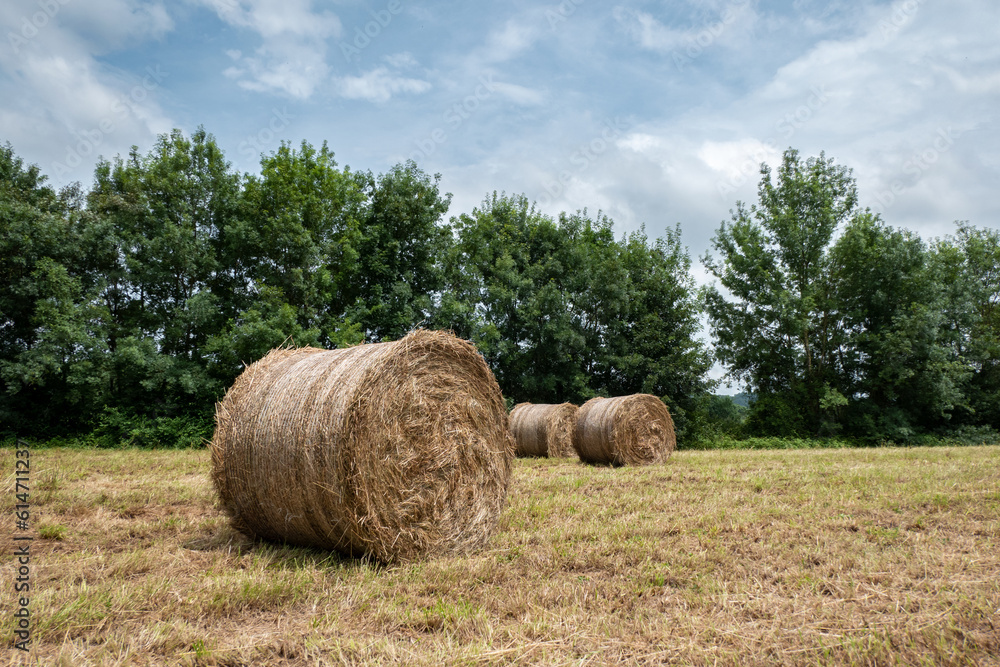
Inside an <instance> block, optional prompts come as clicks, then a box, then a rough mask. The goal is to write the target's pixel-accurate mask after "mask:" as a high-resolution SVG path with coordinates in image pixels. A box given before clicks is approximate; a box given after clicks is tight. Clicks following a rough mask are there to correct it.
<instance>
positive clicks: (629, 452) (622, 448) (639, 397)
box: [573, 394, 677, 465]
mask: <svg viewBox="0 0 1000 667" xmlns="http://www.w3.org/2000/svg"><path fill="white" fill-rule="evenodd" d="M676 445H677V439H676V437H675V435H674V420H673V419H672V418H671V417H670V411H669V410H668V409H667V406H665V405H664V404H663V401H661V400H660V399H658V398H656V397H655V396H651V395H649V394H633V395H631V396H619V397H617V398H592V399H591V400H589V401H587V402H586V403H584V404H583V405H582V406H581V407H580V410H579V411H578V412H577V414H576V428H575V429H574V430H573V447H574V448H575V449H576V452H577V454H579V455H580V459H581V460H582V461H586V462H588V463H610V464H611V465H642V464H646V463H657V462H659V461H662V460H663V459H665V458H667V457H668V456H670V452H672V451H673V450H674V447H675V446H676Z"/></svg>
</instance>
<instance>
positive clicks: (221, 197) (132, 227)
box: [88, 129, 241, 416]
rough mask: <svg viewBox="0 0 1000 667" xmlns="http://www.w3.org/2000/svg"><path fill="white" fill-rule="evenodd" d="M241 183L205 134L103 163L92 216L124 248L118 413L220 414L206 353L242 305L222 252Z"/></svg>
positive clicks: (114, 339)
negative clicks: (232, 293)
mask: <svg viewBox="0 0 1000 667" xmlns="http://www.w3.org/2000/svg"><path fill="white" fill-rule="evenodd" d="M240 185H241V177H240V175H239V174H238V173H236V172H233V171H232V170H231V168H230V165H229V163H228V162H226V160H225V157H224V155H223V153H222V150H221V149H220V148H219V147H218V145H217V144H216V143H215V139H214V138H213V137H212V136H211V135H209V134H208V133H206V132H205V131H204V129H199V130H198V131H197V132H195V133H194V134H193V135H192V136H191V138H190V139H188V138H186V137H184V135H183V134H182V133H181V132H180V131H179V130H174V131H173V132H172V133H170V134H169V135H167V134H165V135H161V136H160V137H159V138H158V140H157V143H156V146H155V147H154V148H153V150H151V151H150V152H149V153H148V154H147V155H145V156H142V155H140V154H139V151H138V149H137V148H133V149H132V151H131V153H130V154H129V156H128V158H127V159H122V158H120V157H119V158H116V159H115V160H114V161H113V162H107V161H102V162H100V163H99V164H98V165H97V169H96V171H95V185H94V187H93V189H92V190H91V192H90V195H89V198H88V202H89V206H88V208H89V210H90V211H91V212H92V213H93V214H94V215H96V216H98V217H100V218H102V219H103V220H104V221H105V223H106V225H107V227H106V233H107V236H108V238H110V239H111V242H112V244H113V246H114V248H115V251H114V253H113V254H112V256H111V257H110V261H109V263H108V265H107V266H106V267H105V275H106V281H105V284H104V289H103V292H102V295H101V301H102V306H103V307H104V308H105V309H106V310H107V312H108V313H110V317H111V324H110V327H109V329H108V337H107V346H108V349H109V351H110V354H111V356H112V363H113V368H114V372H113V377H112V381H111V393H112V399H111V404H112V405H114V406H117V407H128V408H130V409H132V410H135V411H136V412H139V413H144V414H148V415H150V416H159V415H167V416H172V415H174V414H177V413H178V412H180V411H185V410H198V409H199V406H206V405H207V406H211V405H212V401H213V399H214V398H215V397H216V396H217V395H218V394H219V392H220V391H221V390H222V388H223V387H222V385H220V383H219V382H218V381H216V380H215V379H213V378H212V377H211V376H210V375H209V374H208V372H207V364H208V359H206V358H205V356H204V352H203V350H204V346H205V344H206V343H207V342H208V340H209V339H210V338H211V337H212V336H213V335H215V334H216V333H217V332H218V331H220V330H221V329H222V327H223V326H224V324H225V321H226V319H225V318H226V314H227V312H229V313H231V312H233V310H234V309H235V307H236V304H234V303H233V299H232V298H230V297H229V292H227V290H225V289H223V287H228V288H230V289H232V287H233V283H232V280H231V276H232V270H231V269H230V268H229V267H226V266H224V264H223V261H222V259H223V258H224V253H223V251H222V245H223V239H224V236H225V234H226V231H227V229H228V227H229V226H230V225H231V223H232V222H233V220H234V219H235V218H236V217H237V215H238V212H239V198H240ZM201 410H202V412H204V413H206V414H210V409H206V408H204V407H202V408H201Z"/></svg>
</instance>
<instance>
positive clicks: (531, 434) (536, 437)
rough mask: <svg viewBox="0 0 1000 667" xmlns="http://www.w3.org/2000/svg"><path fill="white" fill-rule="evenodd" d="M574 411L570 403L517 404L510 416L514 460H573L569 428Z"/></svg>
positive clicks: (572, 423)
mask: <svg viewBox="0 0 1000 667" xmlns="http://www.w3.org/2000/svg"><path fill="white" fill-rule="evenodd" d="M576 411H577V407H576V406H575V405H573V404H572V403H561V404H558V405H549V404H544V403H518V404H517V405H515V406H514V409H513V410H512V411H511V413H510V430H511V433H513V434H514V441H515V442H516V443H517V455H518V456H550V457H566V456H573V455H574V454H575V451H574V449H573V427H574V425H575V424H576Z"/></svg>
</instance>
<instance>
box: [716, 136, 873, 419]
mask: <svg viewBox="0 0 1000 667" xmlns="http://www.w3.org/2000/svg"><path fill="white" fill-rule="evenodd" d="M760 173H761V181H760V186H759V188H758V196H759V200H760V201H759V204H754V205H751V206H750V208H749V209H748V208H746V207H745V206H744V205H743V204H742V203H741V202H737V205H736V210H735V211H734V212H733V215H732V220H731V221H730V222H729V223H726V222H723V223H722V226H721V227H720V228H719V230H718V232H717V233H716V236H715V238H714V239H713V246H714V248H715V250H716V251H718V252H719V254H720V259H719V260H718V261H716V260H715V259H713V258H712V257H711V256H709V255H706V256H705V258H704V259H703V261H704V263H705V266H706V267H707V268H708V269H709V271H710V272H711V273H712V274H713V275H714V276H715V277H716V278H717V279H718V280H719V283H720V284H721V287H722V288H723V289H719V288H718V287H714V286H713V287H710V288H708V289H706V290H705V293H704V297H705V304H706V309H707V313H708V318H709V324H710V326H711V329H712V332H713V335H714V336H715V338H716V340H717V344H716V348H715V350H716V356H717V358H718V359H719V360H720V361H721V362H723V363H724V364H726V365H727V366H728V367H729V373H730V375H731V376H732V377H734V378H736V379H739V380H743V381H745V382H746V383H747V385H748V386H749V387H751V388H752V389H753V391H754V393H756V394H758V401H757V403H756V404H755V405H756V406H757V413H758V416H761V417H764V418H765V421H760V420H758V421H757V422H755V423H756V426H757V427H758V428H759V429H761V430H763V431H770V432H772V433H774V434H782V435H784V434H792V433H794V431H796V430H800V429H806V430H809V431H816V430H818V429H819V426H820V424H821V423H822V421H823V419H824V416H825V415H824V408H823V405H822V402H823V401H824V399H825V398H827V399H828V398H829V390H830V382H831V381H832V380H833V366H834V363H835V353H836V349H837V341H836V337H837V332H836V330H835V327H834V319H833V317H832V316H831V306H832V304H831V303H830V293H829V281H828V279H827V271H828V266H827V248H828V246H829V244H830V241H831V239H832V238H833V235H834V232H835V231H836V230H837V227H838V226H839V225H841V224H842V223H843V222H845V221H846V220H848V219H849V218H850V217H851V216H852V215H853V214H854V213H855V212H856V206H857V192H856V188H855V184H854V180H853V178H852V177H851V172H850V170H849V169H847V168H845V167H842V166H838V165H835V164H834V161H833V160H832V159H827V158H826V157H825V155H824V154H822V153H821V154H820V156H819V157H818V158H809V159H807V160H805V161H803V160H801V159H800V157H799V154H798V152H797V151H795V150H792V149H789V150H787V151H785V153H784V156H783V158H782V164H781V166H780V167H779V168H778V171H777V174H776V175H775V176H776V178H774V179H772V174H771V170H770V168H769V167H768V166H767V165H766V164H764V165H761V171H760ZM723 290H724V291H723ZM727 293H728V295H727ZM727 296H728V297H731V298H727ZM772 396H774V397H778V398H777V400H778V401H779V402H781V403H784V404H785V405H793V404H794V405H801V406H802V409H801V410H795V411H794V412H796V414H794V415H788V414H784V415H779V414H777V413H776V412H775V411H774V410H773V409H770V408H773V405H772V403H771V401H770V397H772ZM769 417H772V418H771V419H770V420H769V421H768V418H769ZM790 417H794V418H790ZM751 420H753V416H751Z"/></svg>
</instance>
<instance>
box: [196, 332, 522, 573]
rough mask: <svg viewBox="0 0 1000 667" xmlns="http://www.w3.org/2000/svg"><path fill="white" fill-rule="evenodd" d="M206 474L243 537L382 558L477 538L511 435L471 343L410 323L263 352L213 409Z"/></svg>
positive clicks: (455, 547) (483, 530) (453, 548)
mask: <svg viewBox="0 0 1000 667" xmlns="http://www.w3.org/2000/svg"><path fill="white" fill-rule="evenodd" d="M211 450H212V482H213V483H214V485H215V488H216V490H217V492H218V494H219V498H220V500H221V503H222V506H223V508H224V509H225V511H226V513H227V514H228V515H229V516H230V518H231V520H232V523H233V526H234V527H235V528H236V529H237V530H239V531H241V532H243V533H245V534H246V535H248V536H250V537H252V538H258V539H264V540H271V541H276V542H287V543H290V544H296V545H302V546H312V547H319V548H325V549H335V550H337V551H340V552H342V553H345V554H348V555H355V556H357V555H371V556H373V557H375V558H376V559H378V560H380V561H383V562H391V561H396V560H411V559H413V558H418V557H421V556H423V555H427V554H431V555H435V554H447V553H462V552H467V551H471V550H474V549H476V548H477V547H480V546H482V545H483V544H484V543H485V542H486V541H487V540H488V539H489V536H490V534H491V533H492V532H493V530H494V529H495V527H496V525H497V523H498V520H499V517H500V513H501V510H502V509H503V506H504V503H505V501H506V496H507V485H508V482H509V480H510V475H511V467H512V459H513V453H514V443H513V439H512V437H511V435H510V431H509V430H508V427H507V411H506V407H505V405H504V401H503V396H502V395H501V393H500V388H499V387H498V386H497V382H496V379H495V378H494V377H493V374H492V373H491V372H490V370H489V368H488V367H487V366H486V363H485V362H484V361H483V359H482V357H481V356H480V355H479V354H478V352H477V351H476V348H475V347H473V346H472V344H470V343H468V342H466V341H463V340H460V339H458V338H456V337H455V336H452V335H451V334H447V333H442V332H433V331H416V332H413V333H411V334H410V335H408V336H406V337H405V338H403V339H402V340H400V341H397V342H393V343H377V344H372V345H359V346H357V347H351V348H346V349H339V350H319V349H316V348H299V349H281V350H273V351H272V352H271V353H270V354H268V355H267V356H266V357H264V358H263V359H261V360H260V361H258V362H256V363H254V364H251V365H250V366H248V367H247V369H246V370H245V371H244V372H243V374H242V375H240V376H239V378H237V379H236V382H235V383H234V384H233V386H232V387H231V388H230V389H229V391H228V392H227V393H226V396H225V398H223V399H222V402H221V403H219V405H218V406H217V409H216V431H215V436H214V437H213V439H212V443H211Z"/></svg>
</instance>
